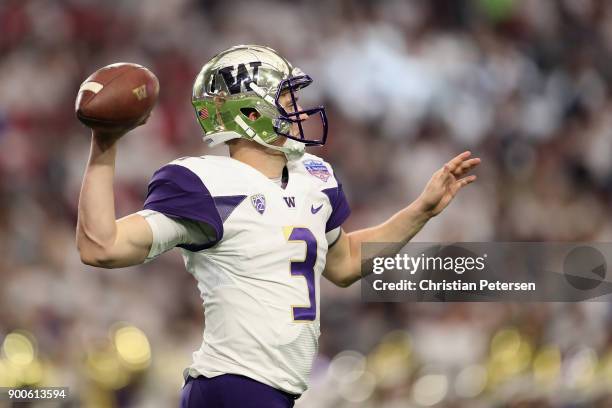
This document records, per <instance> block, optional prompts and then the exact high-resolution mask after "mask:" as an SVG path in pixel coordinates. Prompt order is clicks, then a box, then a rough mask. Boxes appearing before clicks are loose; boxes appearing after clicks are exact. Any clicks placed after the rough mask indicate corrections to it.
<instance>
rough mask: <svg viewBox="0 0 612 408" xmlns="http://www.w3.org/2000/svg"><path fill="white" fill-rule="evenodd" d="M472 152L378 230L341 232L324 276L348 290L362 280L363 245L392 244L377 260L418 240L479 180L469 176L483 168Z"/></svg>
mask: <svg viewBox="0 0 612 408" xmlns="http://www.w3.org/2000/svg"><path fill="white" fill-rule="evenodd" d="M470 156H471V153H470V152H469V151H466V152H463V153H461V154H460V155H458V156H456V157H455V158H453V159H452V160H450V161H449V162H448V163H446V164H445V165H444V166H443V167H442V168H440V169H439V170H438V171H436V172H435V173H434V174H433V176H432V177H431V179H430V180H429V182H428V183H427V185H426V186H425V189H424V190H423V192H422V193H421V195H420V196H419V197H418V198H417V199H416V200H415V201H414V202H412V203H411V204H410V205H408V206H407V207H405V208H404V209H402V210H400V211H399V212H397V213H396V214H395V215H393V216H392V217H391V218H389V219H388V220H387V221H385V222H383V223H382V224H380V225H377V226H375V227H371V228H366V229H362V230H358V231H354V232H350V233H345V232H343V231H342V232H341V235H340V237H339V238H338V240H337V241H336V243H335V244H334V245H333V246H332V247H331V248H330V249H329V251H328V252H327V261H326V265H325V271H324V272H323V276H325V277H326V278H327V279H329V280H330V281H331V282H333V283H335V284H336V285H338V286H342V287H347V286H349V285H351V284H352V283H354V282H356V281H357V280H359V279H360V278H361V263H362V260H361V244H362V243H364V242H385V243H389V245H388V246H387V247H385V249H384V250H382V252H381V253H380V254H376V256H393V255H395V254H396V253H397V252H399V250H400V249H401V248H402V247H403V246H404V245H406V243H408V241H410V240H411V239H412V237H414V236H415V235H416V234H417V232H419V231H420V230H421V228H423V226H424V225H425V224H426V223H427V221H429V220H430V219H431V218H432V217H435V216H436V215H438V214H440V213H441V212H442V210H444V209H445V208H446V207H447V206H448V205H449V203H450V202H451V201H452V200H453V198H454V197H455V195H456V194H457V192H458V191H459V190H460V189H461V188H463V187H465V186H466V185H468V184H470V183H472V182H473V181H474V180H476V176H475V175H469V176H468V175H467V173H468V172H469V171H470V170H472V169H473V168H474V167H476V166H478V164H480V159H479V158H470Z"/></svg>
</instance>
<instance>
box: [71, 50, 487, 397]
mask: <svg viewBox="0 0 612 408" xmlns="http://www.w3.org/2000/svg"><path fill="white" fill-rule="evenodd" d="M311 82H312V79H311V78H310V77H309V76H308V75H306V74H305V73H304V72H302V71H301V70H300V69H298V68H296V67H293V66H292V65H291V64H290V63H289V62H288V61H287V60H286V59H284V58H283V57H281V56H280V55H279V54H278V53H277V52H275V51H274V50H272V49H270V48H268V47H263V46H255V45H248V46H245V45H243V46H236V47H232V48H230V49H228V50H226V51H223V52H221V53H220V54H218V55H216V56H215V57H214V58H212V59H211V60H210V61H209V62H208V63H207V64H206V65H204V67H203V68H202V70H201V72H200V73H199V75H198V76H197V78H196V81H195V85H194V88H193V100H192V102H193V106H194V108H195V111H196V115H197V118H198V121H199V122H200V125H201V126H202V128H203V130H204V140H205V141H207V142H208V143H209V145H211V146H214V145H218V144H221V143H226V144H227V145H228V146H229V152H230V157H219V156H200V157H184V158H180V159H177V160H175V161H173V162H171V163H169V164H167V165H165V166H163V167H161V168H160V169H159V170H158V171H157V172H155V174H154V175H153V178H152V179H151V182H150V183H149V187H148V194H147V198H146V201H145V203H144V210H142V211H138V212H136V213H134V214H131V215H129V216H127V217H124V218H121V219H119V220H115V210H114V198H113V174H114V168H115V152H116V149H117V146H116V141H117V140H118V139H119V138H120V137H121V136H123V133H114V134H108V133H107V134H104V133H101V132H99V131H95V130H94V131H93V135H92V143H91V151H90V156H89V161H88V164H87V169H86V171H85V175H84V179H83V185H82V189H81V194H80V198H79V212H78V213H79V217H78V226H77V246H78V249H79V252H80V256H81V259H82V261H83V262H84V263H86V264H89V265H94V266H98V267H103V268H118V267H125V266H130V265H136V264H141V263H144V262H147V261H150V260H152V259H154V258H155V257H157V256H158V255H160V254H161V253H163V252H165V251H168V250H170V249H172V248H174V247H179V248H181V250H182V254H183V259H184V262H185V267H186V269H187V270H188V271H189V272H190V273H191V274H193V275H194V277H195V279H196V281H197V283H198V288H199V290H200V292H201V297H202V300H203V304H204V314H205V329H204V335H203V342H202V346H201V347H200V349H199V350H198V351H196V352H195V353H194V354H193V363H192V365H191V366H190V367H189V368H188V369H187V370H186V373H185V379H186V384H185V386H184V388H183V399H182V406H183V407H188V408H195V407H240V408H248V407H265V408H276V407H278V408H281V407H292V406H293V405H294V400H295V399H296V398H297V397H298V396H299V395H300V394H302V393H303V392H304V391H305V390H306V388H307V385H308V377H309V374H310V370H311V366H312V362H313V359H314V357H315V354H316V353H317V347H318V337H319V321H320V311H319V301H320V290H319V287H320V283H319V281H320V277H321V275H322V276H324V277H325V278H326V279H328V280H330V281H331V282H333V283H334V284H336V285H339V286H342V287H346V286H349V285H350V284H352V283H353V282H355V281H357V280H358V279H359V278H360V277H361V275H360V265H361V260H360V247H361V244H362V243H363V242H394V243H397V245H396V246H395V247H394V248H388V249H387V251H388V252H389V253H388V254H381V255H392V254H393V253H394V252H395V251H398V250H399V249H400V248H401V247H402V246H403V245H405V244H406V243H407V242H408V241H409V240H410V239H411V238H412V237H413V236H414V235H415V234H416V233H417V232H418V231H419V230H420V229H421V228H422V227H423V226H424V225H425V223H426V222H427V221H428V220H429V219H430V218H432V217H433V216H435V215H437V214H439V213H440V212H441V211H442V210H443V209H444V208H445V207H446V206H447V205H448V204H449V202H450V201H451V200H452V199H453V197H454V196H455V195H456V194H457V192H458V191H459V190H460V189H461V188H462V187H464V186H466V185H467V184H469V183H471V182H472V181H474V180H475V179H476V177H475V176H474V175H469V176H468V175H467V173H468V172H469V171H470V170H471V169H473V168H474V167H475V166H477V165H478V164H479V162H480V160H479V159H477V158H470V153H469V152H464V153H462V154H460V155H458V156H457V157H455V158H454V159H452V160H450V161H449V162H448V163H446V164H445V165H444V166H443V167H442V168H441V169H439V170H438V171H437V172H436V173H434V175H433V176H432V177H431V180H430V181H429V183H428V184H427V186H426V187H425V189H424V191H423V193H422V194H421V195H420V196H419V197H418V198H417V199H416V200H415V201H414V202H413V203H412V204H410V205H408V206H407V207H406V208H404V209H403V210H401V211H399V212H398V213H397V214H395V215H394V216H393V217H391V218H390V219H389V220H387V221H386V222H384V223H383V224H381V225H377V226H374V227H371V228H367V229H363V230H359V231H354V232H350V233H347V232H345V231H343V229H342V224H343V223H344V221H345V220H346V219H347V217H348V216H349V213H350V210H349V205H348V203H347V199H346V197H345V194H344V192H343V190H342V185H341V183H340V182H339V181H338V179H337V178H336V176H335V175H334V171H333V169H332V166H331V165H330V164H329V163H327V162H325V161H324V160H322V159H320V158H319V157H317V156H314V155H312V154H308V153H305V152H304V148H305V147H306V146H319V145H323V144H324V143H325V140H326V138H327V118H326V115H325V109H324V108H323V107H322V106H318V107H314V108H309V109H305V108H303V107H301V106H300V103H299V102H298V91H299V90H300V89H301V88H304V87H306V86H308V85H310V84H311Z"/></svg>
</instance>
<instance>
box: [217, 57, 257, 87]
mask: <svg viewBox="0 0 612 408" xmlns="http://www.w3.org/2000/svg"><path fill="white" fill-rule="evenodd" d="M248 65H249V67H250V68H251V73H250V74H249V72H248V70H247V68H246V65H245V64H238V67H236V66H234V65H230V66H227V67H223V68H220V69H219V71H218V74H219V75H220V76H221V77H222V78H223V81H224V82H225V86H226V87H227V90H228V91H229V93H230V95H235V94H238V93H241V92H247V91H248V89H246V88H245V86H244V85H245V83H248V82H251V81H252V82H254V83H255V84H257V79H258V77H259V67H260V66H261V62H260V61H254V62H250V63H248ZM234 72H236V74H235V75H234ZM247 80H248V81H247ZM219 91H221V88H219V87H218V84H217V81H213V82H212V83H211V89H210V92H211V93H215V92H219Z"/></svg>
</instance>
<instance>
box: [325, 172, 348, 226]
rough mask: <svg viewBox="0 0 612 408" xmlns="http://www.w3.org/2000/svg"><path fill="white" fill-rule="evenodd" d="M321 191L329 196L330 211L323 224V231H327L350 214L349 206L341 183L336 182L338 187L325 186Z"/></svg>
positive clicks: (339, 223)
mask: <svg viewBox="0 0 612 408" xmlns="http://www.w3.org/2000/svg"><path fill="white" fill-rule="evenodd" d="M323 193H325V195H327V198H329V202H330V204H331V206H332V213H331V215H330V216H329V218H328V219H327V223H326V224H325V232H329V231H331V230H333V229H336V228H338V227H339V226H341V225H342V223H343V222H344V221H346V219H347V218H348V216H349V215H350V214H351V208H350V207H349V204H348V201H346V196H345V195H344V190H342V184H339V183H338V187H333V188H326V189H325V190H323Z"/></svg>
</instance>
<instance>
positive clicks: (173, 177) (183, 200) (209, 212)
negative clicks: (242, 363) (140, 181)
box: [144, 164, 223, 251]
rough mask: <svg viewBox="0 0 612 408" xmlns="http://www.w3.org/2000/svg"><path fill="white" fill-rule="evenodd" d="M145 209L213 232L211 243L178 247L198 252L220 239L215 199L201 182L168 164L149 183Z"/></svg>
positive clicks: (188, 243)
mask: <svg viewBox="0 0 612 408" xmlns="http://www.w3.org/2000/svg"><path fill="white" fill-rule="evenodd" d="M144 209H145V210H152V211H156V212H158V213H161V214H163V215H165V216H167V217H170V218H174V219H177V220H187V221H192V222H195V223H201V224H204V225H205V226H206V229H208V230H210V231H211V232H212V237H211V238H212V239H207V240H203V241H202V240H200V241H199V242H189V240H187V241H186V242H183V243H178V244H177V245H176V246H178V247H181V248H184V249H187V250H190V251H200V250H202V249H206V248H210V247H211V246H213V245H215V244H216V243H217V242H219V241H220V240H221V238H222V237H223V220H222V219H221V215H219V211H218V209H217V206H216V205H215V200H214V198H213V197H212V196H211V194H210V192H209V191H208V189H207V188H206V186H205V185H204V183H203V182H202V180H201V179H200V178H199V177H198V176H197V175H196V174H195V173H193V172H192V171H191V170H189V169H188V168H186V167H184V166H181V165H178V164H168V165H166V166H164V167H162V168H161V169H159V170H158V171H156V172H155V174H154V175H153V178H152V179H151V182H150V183H149V188H148V192H147V198H146V200H145V204H144Z"/></svg>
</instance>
